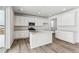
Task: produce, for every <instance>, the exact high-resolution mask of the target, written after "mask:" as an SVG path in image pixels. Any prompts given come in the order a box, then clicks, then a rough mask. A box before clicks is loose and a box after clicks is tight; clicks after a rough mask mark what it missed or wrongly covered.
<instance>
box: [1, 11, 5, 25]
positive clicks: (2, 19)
mask: <svg viewBox="0 0 79 59" xmlns="http://www.w3.org/2000/svg"><path fill="white" fill-rule="evenodd" d="M0 25H5V10H0Z"/></svg>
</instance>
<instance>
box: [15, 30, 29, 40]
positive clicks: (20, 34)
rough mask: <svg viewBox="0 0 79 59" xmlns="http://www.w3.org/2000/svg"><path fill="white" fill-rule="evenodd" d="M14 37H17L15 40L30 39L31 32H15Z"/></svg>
mask: <svg viewBox="0 0 79 59" xmlns="http://www.w3.org/2000/svg"><path fill="white" fill-rule="evenodd" d="M14 37H15V39H20V38H28V37H29V32H28V30H19V31H15V32H14Z"/></svg>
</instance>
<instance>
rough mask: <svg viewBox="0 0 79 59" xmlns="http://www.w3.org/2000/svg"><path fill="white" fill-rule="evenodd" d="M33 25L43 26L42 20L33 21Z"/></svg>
mask: <svg viewBox="0 0 79 59" xmlns="http://www.w3.org/2000/svg"><path fill="white" fill-rule="evenodd" d="M35 26H43V22H42V21H41V20H40V19H37V20H36V22H35Z"/></svg>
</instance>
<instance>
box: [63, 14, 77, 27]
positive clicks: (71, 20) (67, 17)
mask: <svg viewBox="0 0 79 59" xmlns="http://www.w3.org/2000/svg"><path fill="white" fill-rule="evenodd" d="M75 22H76V19H75V13H74V12H68V13H65V14H63V15H62V25H63V26H73V25H75Z"/></svg>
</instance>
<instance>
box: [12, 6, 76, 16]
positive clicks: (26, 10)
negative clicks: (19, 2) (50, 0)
mask: <svg viewBox="0 0 79 59" xmlns="http://www.w3.org/2000/svg"><path fill="white" fill-rule="evenodd" d="M74 8H77V7H73V6H14V7H13V10H14V12H15V13H22V14H29V15H36V16H42V17H49V16H52V15H55V14H58V13H61V12H63V11H68V10H71V9H74Z"/></svg>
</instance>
